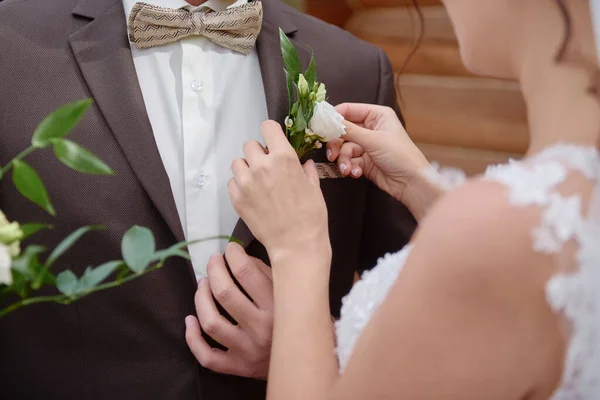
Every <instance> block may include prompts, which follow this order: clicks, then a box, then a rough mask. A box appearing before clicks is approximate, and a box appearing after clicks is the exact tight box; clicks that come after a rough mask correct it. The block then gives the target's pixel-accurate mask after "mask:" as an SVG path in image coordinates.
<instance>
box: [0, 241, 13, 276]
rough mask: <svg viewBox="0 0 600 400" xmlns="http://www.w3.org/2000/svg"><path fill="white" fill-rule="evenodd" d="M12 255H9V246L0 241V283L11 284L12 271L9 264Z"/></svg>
mask: <svg viewBox="0 0 600 400" xmlns="http://www.w3.org/2000/svg"><path fill="white" fill-rule="evenodd" d="M11 263H12V257H11V256H10V248H9V247H8V246H7V245H5V244H2V243H0V284H5V285H10V284H12V273H11V271H10V266H11Z"/></svg>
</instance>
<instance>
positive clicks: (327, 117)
mask: <svg viewBox="0 0 600 400" xmlns="http://www.w3.org/2000/svg"><path fill="white" fill-rule="evenodd" d="M342 122H344V117H342V114H340V113H339V112H337V111H336V109H335V107H334V106H332V105H331V104H329V103H328V102H326V101H321V102H319V103H317V105H316V106H315V111H314V113H313V117H312V119H311V120H310V123H309V124H308V127H309V128H310V130H311V131H313V132H314V133H315V135H317V136H319V137H320V138H321V139H323V141H324V142H329V141H331V140H334V139H337V138H339V137H340V136H342V135H345V134H346V127H345V126H344V124H343V123H342Z"/></svg>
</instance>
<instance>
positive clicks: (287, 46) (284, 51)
mask: <svg viewBox="0 0 600 400" xmlns="http://www.w3.org/2000/svg"><path fill="white" fill-rule="evenodd" d="M279 42H280V45H281V56H282V57H283V63H284V64H285V79H286V84H287V90H288V101H289V105H288V107H290V109H291V107H292V101H293V98H294V84H295V83H298V77H299V76H300V73H301V72H302V64H301V63H300V57H298V52H297V51H296V48H295V47H294V45H293V44H292V42H291V41H290V39H288V37H287V35H286V34H285V32H284V31H283V30H282V29H281V28H280V29H279Z"/></svg>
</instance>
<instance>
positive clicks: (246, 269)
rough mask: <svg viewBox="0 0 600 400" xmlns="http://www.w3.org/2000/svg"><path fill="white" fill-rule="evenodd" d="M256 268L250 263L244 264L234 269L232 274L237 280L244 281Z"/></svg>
mask: <svg viewBox="0 0 600 400" xmlns="http://www.w3.org/2000/svg"><path fill="white" fill-rule="evenodd" d="M255 270H256V266H255V265H254V264H253V263H251V262H246V263H244V264H241V265H239V266H237V267H234V269H233V274H234V275H235V277H236V278H237V280H239V281H241V280H246V279H247V278H248V277H249V276H252V274H253V273H254V272H255Z"/></svg>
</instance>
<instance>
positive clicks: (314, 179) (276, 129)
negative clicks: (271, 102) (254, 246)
mask: <svg viewBox="0 0 600 400" xmlns="http://www.w3.org/2000/svg"><path fill="white" fill-rule="evenodd" d="M262 134H263V137H264V139H265V143H266V146H267V148H268V151H267V150H265V148H264V147H263V146H262V145H261V144H260V143H259V142H257V141H250V142H247V143H245V144H244V157H245V159H242V158H239V159H236V160H234V162H233V164H232V167H231V168H232V171H233V178H232V179H231V180H230V181H229V195H230V197H231V200H232V203H233V206H234V208H235V209H236V211H237V212H238V214H239V215H240V217H241V218H242V219H243V220H244V222H246V224H247V225H248V227H249V228H250V230H251V231H252V234H253V235H254V236H255V237H256V239H258V240H259V241H260V242H261V243H262V244H263V245H264V246H265V248H266V249H267V251H268V252H269V257H270V258H271V261H274V259H277V258H278V257H286V256H289V255H290V254H292V255H294V254H302V253H304V254H307V253H309V254H310V253H311V252H313V253H315V252H316V254H319V255H323V256H326V257H330V256H331V255H330V253H331V246H330V243H329V233H328V226H327V208H326V205H325V200H324V198H323V194H322V193H321V189H320V187H319V185H320V184H319V176H318V173H317V169H316V167H315V165H314V163H313V162H312V161H308V162H307V163H306V164H305V165H304V167H303V166H302V165H301V164H300V161H299V160H298V157H297V155H296V153H295V151H294V149H293V148H292V146H291V145H290V144H289V142H288V140H287V138H286V136H285V134H284V133H283V131H282V130H281V127H280V126H279V124H277V123H276V122H273V121H266V122H265V123H264V124H263V126H262Z"/></svg>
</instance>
